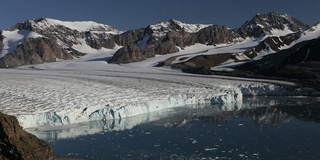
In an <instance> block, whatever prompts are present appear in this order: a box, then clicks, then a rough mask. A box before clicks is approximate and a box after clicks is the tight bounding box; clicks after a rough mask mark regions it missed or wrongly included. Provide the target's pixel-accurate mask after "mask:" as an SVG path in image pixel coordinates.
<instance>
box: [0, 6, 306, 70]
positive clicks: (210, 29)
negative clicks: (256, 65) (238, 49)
mask: <svg viewBox="0 0 320 160" xmlns="http://www.w3.org/2000/svg"><path fill="white" fill-rule="evenodd" d="M270 24H271V25H270ZM268 25H270V26H271V27H270V26H268ZM308 28H309V26H308V25H306V24H304V23H302V22H300V21H299V20H297V19H295V18H293V17H291V16H289V15H283V14H280V13H277V12H271V13H267V14H257V15H255V16H254V17H253V19H251V20H250V21H248V22H246V23H245V24H244V25H242V27H240V28H236V29H231V28H228V27H226V26H223V25H214V24H206V25H205V24H187V23H183V22H181V21H178V20H175V19H170V20H168V21H167V22H159V23H157V24H153V25H148V26H147V27H145V28H140V29H133V30H128V31H119V30H117V29H115V28H113V27H111V26H109V25H105V24H100V23H96V22H93V21H85V22H79V21H75V22H70V21H60V20H55V19H50V18H39V19H31V20H27V21H25V22H20V23H17V24H16V25H15V26H13V27H11V28H9V29H8V30H4V31H2V32H1V36H0V40H1V41H0V48H1V50H2V51H1V52H0V53H1V54H0V56H1V57H0V67H4V68H7V67H17V66H21V65H28V64H39V63H44V62H54V61H57V60H58V59H72V58H77V57H81V56H83V55H86V54H90V53H89V52H88V50H91V51H92V52H93V53H94V52H96V53H103V51H104V50H105V49H114V48H117V46H122V48H120V49H118V50H117V51H116V52H115V54H114V56H113V57H112V58H111V60H110V61H109V62H110V63H130V62H137V61H142V60H145V59H147V58H151V57H154V56H156V55H164V54H170V53H177V52H179V51H180V50H181V49H184V48H185V47H188V46H192V45H195V44H198V43H199V44H203V45H212V46H215V45H219V44H234V43H237V42H241V41H243V40H244V39H246V38H247V37H261V36H264V35H268V34H270V35H272V34H273V33H272V31H280V32H281V31H284V32H285V33H286V34H287V33H295V32H298V31H301V30H306V29H308ZM24 30H27V31H30V33H29V34H30V35H23V34H21V33H22V32H23V31H24ZM13 32H16V33H15V35H14V36H12V34H13ZM10 36H12V37H11V38H13V39H10ZM19 36H20V37H22V38H20V39H19V38H17V37H19ZM8 37H9V38H8ZM14 38H16V39H14ZM31 39H37V40H31ZM31 43H38V44H41V45H40V46H39V45H30V44H31ZM22 48H23V49H22ZM41 52H42V53H41ZM48 57H49V58H48Z"/></svg>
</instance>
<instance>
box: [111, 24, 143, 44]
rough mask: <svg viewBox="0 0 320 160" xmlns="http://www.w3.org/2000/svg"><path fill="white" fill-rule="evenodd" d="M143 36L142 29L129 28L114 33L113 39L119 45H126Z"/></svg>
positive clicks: (135, 41)
mask: <svg viewBox="0 0 320 160" xmlns="http://www.w3.org/2000/svg"><path fill="white" fill-rule="evenodd" d="M143 36H144V29H143V28H142V29H135V30H129V31H126V32H124V33H122V34H119V35H115V36H114V41H115V43H116V44H118V45H119V46H128V45H131V44H134V43H137V41H138V40H139V39H142V38H143Z"/></svg>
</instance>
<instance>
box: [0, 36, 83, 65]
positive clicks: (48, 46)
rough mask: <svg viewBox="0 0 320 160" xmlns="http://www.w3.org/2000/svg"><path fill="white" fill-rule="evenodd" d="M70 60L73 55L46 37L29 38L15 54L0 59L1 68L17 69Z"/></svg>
mask: <svg viewBox="0 0 320 160" xmlns="http://www.w3.org/2000/svg"><path fill="white" fill-rule="evenodd" d="M74 54H79V53H74ZM70 58H72V56H71V54H70V53H69V52H67V51H66V50H65V49H63V48H61V46H59V45H58V44H57V43H56V42H55V41H53V40H52V39H49V38H45V37H40V38H27V39H25V41H24V42H23V43H22V44H20V45H19V46H18V47H17V49H16V50H15V51H14V52H13V53H11V54H7V55H6V56H4V57H2V58H1V59H0V67H4V68H7V67H16V66H21V65H29V64H39V63H43V62H54V61H56V59H70Z"/></svg>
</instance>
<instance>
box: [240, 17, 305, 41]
mask: <svg viewBox="0 0 320 160" xmlns="http://www.w3.org/2000/svg"><path fill="white" fill-rule="evenodd" d="M307 28H309V26H308V25H307V24H304V23H302V22H301V21H299V20H297V19H295V18H294V17H292V16H289V15H287V14H280V13H278V12H270V13H266V14H261V13H258V14H256V15H255V16H254V17H253V18H252V20H250V21H247V22H246V23H245V24H244V25H243V26H242V27H241V28H240V30H241V31H242V32H241V34H242V37H247V36H249V37H260V36H263V35H275V34H278V35H279V36H283V35H286V34H289V33H294V32H299V31H302V30H306V29H307Z"/></svg>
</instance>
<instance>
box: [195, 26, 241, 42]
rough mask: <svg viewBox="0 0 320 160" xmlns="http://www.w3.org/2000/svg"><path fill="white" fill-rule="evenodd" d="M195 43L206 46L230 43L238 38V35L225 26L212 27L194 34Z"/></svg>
mask: <svg viewBox="0 0 320 160" xmlns="http://www.w3.org/2000/svg"><path fill="white" fill-rule="evenodd" d="M195 36H196V42H197V43H201V44H207V45H215V44H221V43H230V42H233V41H234V40H235V38H239V35H238V34H237V33H236V32H234V31H233V30H230V29H228V28H227V27H226V26H218V25H212V26H209V27H206V28H204V29H201V30H200V31H199V32H197V33H196V35H195Z"/></svg>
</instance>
